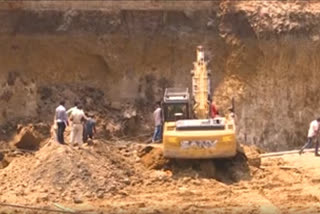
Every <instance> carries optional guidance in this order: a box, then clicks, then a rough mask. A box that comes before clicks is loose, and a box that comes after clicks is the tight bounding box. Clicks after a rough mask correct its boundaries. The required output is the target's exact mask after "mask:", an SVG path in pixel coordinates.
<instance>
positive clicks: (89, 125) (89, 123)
mask: <svg viewBox="0 0 320 214" xmlns="http://www.w3.org/2000/svg"><path fill="white" fill-rule="evenodd" d="M96 132H97V131H96V121H95V120H94V115H93V114H87V120H86V122H85V123H84V130H83V141H84V142H87V140H88V139H89V138H90V139H91V140H92V139H93V135H94V134H96Z"/></svg>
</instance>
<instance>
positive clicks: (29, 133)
mask: <svg viewBox="0 0 320 214" xmlns="http://www.w3.org/2000/svg"><path fill="white" fill-rule="evenodd" d="M40 142H41V139H40V138H39V136H37V134H36V133H35V131H34V130H33V129H32V128H30V127H24V128H22V129H21V130H20V132H19V133H18V134H17V135H16V136H15V138H14V140H13V141H12V145H13V146H14V147H16V148H19V149H27V150H36V149H38V148H39V146H40Z"/></svg>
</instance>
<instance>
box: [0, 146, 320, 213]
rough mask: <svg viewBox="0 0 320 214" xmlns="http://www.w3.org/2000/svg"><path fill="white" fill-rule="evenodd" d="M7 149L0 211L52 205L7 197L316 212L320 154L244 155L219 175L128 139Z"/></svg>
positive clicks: (62, 203) (89, 209) (69, 205)
mask: <svg viewBox="0 0 320 214" xmlns="http://www.w3.org/2000/svg"><path fill="white" fill-rule="evenodd" d="M146 148H148V149H146ZM4 155H5V159H6V160H7V161H8V163H9V165H8V166H6V167H5V168H3V169H0V202H1V206H0V211H1V212H0V213H48V212H49V211H48V210H44V211H41V210H30V209H22V208H15V207H9V206H5V205H8V204H11V205H24V206H30V207H38V208H39V207H40V208H46V209H51V210H58V211H64V212H71V213H72V212H76V211H81V210H82V211H83V212H82V213H318V212H320V205H319V200H320V191H319V188H320V176H319V175H320V172H319V170H318V166H319V165H320V158H319V157H315V156H314V154H313V153H304V154H303V155H301V156H300V155H299V154H290V155H282V156H281V157H268V158H262V159H261V164H256V163H255V162H254V161H251V160H250V159H249V161H248V164H247V167H244V166H238V165H237V163H234V162H229V163H227V164H226V163H225V162H223V161H220V162H218V163H216V165H217V168H218V169H217V173H218V175H217V177H216V178H209V177H206V176H205V174H203V172H202V171H201V170H199V169H198V168H197V167H194V166H192V165H189V164H187V162H183V161H182V162H180V163H179V161H178V162H175V163H171V164H170V163H168V162H167V161H166V160H164V159H163V158H161V157H160V158H159V155H158V154H157V150H150V148H149V147H146V146H144V145H143V144H142V143H141V142H133V141H103V140H94V141H93V143H92V145H84V146H82V147H78V146H76V147H73V146H70V145H59V144H57V143H55V142H53V141H52V140H47V141H46V142H45V143H44V146H43V147H42V148H41V149H39V150H38V151H35V152H31V153H30V152H17V151H15V152H7V153H4ZM228 168H229V169H228ZM230 168H232V170H230Z"/></svg>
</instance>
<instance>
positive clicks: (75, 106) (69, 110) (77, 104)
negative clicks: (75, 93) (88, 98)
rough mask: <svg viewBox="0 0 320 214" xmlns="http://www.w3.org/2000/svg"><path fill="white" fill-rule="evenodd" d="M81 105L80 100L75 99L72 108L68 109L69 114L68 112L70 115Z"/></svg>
mask: <svg viewBox="0 0 320 214" xmlns="http://www.w3.org/2000/svg"><path fill="white" fill-rule="evenodd" d="M79 105H80V102H78V101H75V102H74V106H73V107H72V108H69V109H68V111H67V114H68V116H69V117H70V115H71V114H72V112H73V110H75V109H77V108H78V106H79Z"/></svg>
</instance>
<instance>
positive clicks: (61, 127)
mask: <svg viewBox="0 0 320 214" xmlns="http://www.w3.org/2000/svg"><path fill="white" fill-rule="evenodd" d="M64 105H65V102H64V101H61V102H60V105H59V106H58V107H57V108H56V123H57V126H58V134H57V135H58V136H57V138H58V142H59V143H60V144H64V131H65V129H66V126H67V125H68V115H67V112H66V108H65V107H64Z"/></svg>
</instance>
